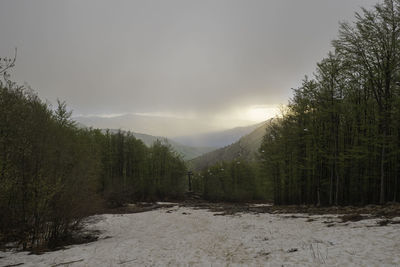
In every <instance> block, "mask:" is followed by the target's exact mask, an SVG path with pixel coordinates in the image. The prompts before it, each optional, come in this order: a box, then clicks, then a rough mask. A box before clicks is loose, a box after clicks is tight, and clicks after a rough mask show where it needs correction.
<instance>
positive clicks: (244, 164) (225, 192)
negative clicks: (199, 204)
mask: <svg viewBox="0 0 400 267" xmlns="http://www.w3.org/2000/svg"><path fill="white" fill-rule="evenodd" d="M192 187H193V191H195V192H197V193H200V194H201V195H202V196H203V198H204V199H207V200H210V201H232V202H245V201H254V200H270V198H271V190H270V189H271V185H270V184H269V183H268V180H267V179H265V173H264V172H263V171H262V168H261V166H260V165H259V163H258V162H256V161H252V162H248V161H246V160H243V159H240V158H238V159H236V160H233V161H231V162H221V163H217V164H215V165H213V166H210V167H208V168H205V169H204V170H203V171H201V172H199V173H196V174H195V175H194V176H193V181H192Z"/></svg>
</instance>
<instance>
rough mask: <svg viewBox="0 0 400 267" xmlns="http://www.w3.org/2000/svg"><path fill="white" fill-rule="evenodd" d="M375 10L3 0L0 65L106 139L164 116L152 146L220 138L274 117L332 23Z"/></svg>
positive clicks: (326, 45)
mask: <svg viewBox="0 0 400 267" xmlns="http://www.w3.org/2000/svg"><path fill="white" fill-rule="evenodd" d="M376 2H377V1H370V0H368V1H366V0H352V1H349V0H339V1H329V0H323V1H321V0H306V1H301V2H300V1H289V0H286V1H282V0H279V1H278V0H274V1H258V0H255V1H238V0H236V1H183V0H173V1H57V2H55V1H14V0H12V1H11V0H6V1H2V2H1V3H0V32H1V34H2V45H1V46H0V56H2V57H4V56H12V55H13V52H14V47H17V48H18V58H17V63H16V67H15V68H14V70H13V71H12V79H13V80H15V81H17V82H19V83H21V84H22V83H24V82H26V83H27V84H29V85H30V86H31V87H32V88H33V89H34V90H35V91H37V92H38V94H39V96H40V97H41V98H43V99H47V100H49V101H50V102H51V103H56V99H57V98H59V99H61V100H65V101H66V102H67V104H68V106H69V108H70V109H72V110H73V111H74V116H75V117H80V118H93V117H94V118H97V119H104V121H108V122H110V127H109V128H112V127H111V124H112V123H111V121H112V119H113V118H118V117H119V116H120V115H126V114H135V115H137V116H141V117H145V118H146V119H148V120H149V121H150V120H154V118H160V117H161V118H163V119H164V120H165V123H163V124H162V125H157V123H153V124H154V125H153V126H152V128H151V127H148V128H149V129H148V130H147V132H146V133H148V134H153V135H160V136H172V135H175V136H180V135H188V134H195V133H199V132H207V131H217V130H223V129H228V128H233V127H237V126H244V125H250V124H254V123H257V122H261V121H264V120H266V119H268V118H270V117H272V116H274V115H275V114H277V112H278V110H279V106H280V105H285V104H287V102H288V100H289V98H290V96H291V94H292V91H291V88H295V87H298V86H299V85H300V83H301V80H302V78H303V77H304V75H306V74H307V75H312V72H313V71H314V68H315V64H316V62H318V61H319V60H321V59H322V58H323V57H324V56H326V54H327V52H328V51H329V50H331V45H330V41H331V40H332V39H334V38H335V37H336V36H337V32H338V22H339V21H352V20H353V17H354V12H356V11H360V7H361V6H363V7H366V8H369V7H370V6H371V5H372V4H374V3H376ZM113 123H116V122H115V121H114V122H113ZM122 126H123V127H121V128H129V129H130V130H133V131H135V130H136V131H137V130H138V129H137V128H135V127H136V126H135V125H133V124H132V122H127V123H126V124H124V125H122ZM141 131H142V130H139V132H141Z"/></svg>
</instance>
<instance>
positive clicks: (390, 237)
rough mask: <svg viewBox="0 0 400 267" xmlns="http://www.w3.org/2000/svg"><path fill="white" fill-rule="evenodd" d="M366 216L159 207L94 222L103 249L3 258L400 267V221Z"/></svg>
mask: <svg viewBox="0 0 400 267" xmlns="http://www.w3.org/2000/svg"><path fill="white" fill-rule="evenodd" d="M248 207H250V210H251V208H260V209H262V208H266V207H262V206H256V205H249V206H248ZM361 216H362V217H363V218H364V219H363V220H360V221H351V220H350V221H347V220H344V219H343V218H342V217H340V215H335V214H324V215H315V214H305V213H301V214H287V213H285V214H283V213H278V214H271V213H259V212H244V211H240V210H239V211H238V212H231V213H228V214H227V213H226V212H220V211H215V209H211V210H210V209H204V208H199V207H196V206H187V205H186V206H182V205H176V206H175V205H172V204H169V205H161V207H160V208H158V209H155V210H150V211H146V212H140V213H132V214H103V215H96V216H92V217H89V218H87V220H86V221H85V229H86V230H99V231H100V232H101V234H100V236H99V239H98V240H97V241H95V242H92V243H87V244H81V245H74V246H70V247H67V248H65V249H63V250H58V251H53V252H47V253H44V254H42V255H29V254H28V252H13V251H6V252H0V266H7V265H8V266H12V265H14V266H16V265H17V264H20V263H21V265H22V263H23V266H227V265H230V266H232V265H234V266H236V265H245V266H249V265H250V266H282V265H284V266H299V265H301V266H320V265H327V266H332V265H333V266H349V265H350V266H351V265H353V266H399V265H400V224H398V222H399V221H400V217H393V218H391V219H390V220H386V219H380V218H373V217H368V215H367V214H365V215H361ZM350 218H352V217H351V216H350ZM355 219H357V218H355ZM358 219H359V218H358ZM382 222H383V223H382ZM382 225H383V226H382Z"/></svg>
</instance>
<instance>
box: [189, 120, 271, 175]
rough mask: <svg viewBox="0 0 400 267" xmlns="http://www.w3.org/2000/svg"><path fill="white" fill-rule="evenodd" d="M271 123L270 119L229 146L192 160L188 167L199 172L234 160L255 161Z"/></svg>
mask: <svg viewBox="0 0 400 267" xmlns="http://www.w3.org/2000/svg"><path fill="white" fill-rule="evenodd" d="M271 121H272V119H271V120H268V121H266V122H263V123H261V125H259V126H258V128H256V129H255V130H254V131H252V132H251V133H249V134H247V135H245V136H243V137H242V138H240V139H239V141H237V142H235V143H233V144H231V145H229V146H226V147H223V148H219V149H217V150H214V151H211V152H209V153H206V154H203V155H201V156H199V157H197V158H194V159H193V160H191V161H190V166H191V167H192V168H193V169H194V170H201V169H203V168H206V167H208V166H211V165H214V164H215V163H217V162H222V161H232V160H234V159H244V160H248V161H252V160H255V159H256V157H257V154H258V149H259V147H260V145H261V142H262V139H263V136H264V135H265V132H266V129H267V126H268V125H269V123H270V122H271Z"/></svg>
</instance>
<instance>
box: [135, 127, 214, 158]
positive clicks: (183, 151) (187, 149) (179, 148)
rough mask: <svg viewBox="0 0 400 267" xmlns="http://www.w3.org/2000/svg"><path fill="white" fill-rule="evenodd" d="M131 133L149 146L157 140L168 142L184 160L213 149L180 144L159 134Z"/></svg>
mask: <svg viewBox="0 0 400 267" xmlns="http://www.w3.org/2000/svg"><path fill="white" fill-rule="evenodd" d="M131 134H132V135H133V136H135V137H136V138H137V139H139V140H142V142H143V143H145V145H147V146H151V145H152V144H153V143H154V142H155V141H157V140H160V141H161V142H162V143H164V144H170V145H171V147H172V149H174V150H175V151H176V152H177V153H179V154H180V155H181V156H182V158H183V159H184V160H191V159H193V158H196V157H198V156H201V155H203V154H205V153H207V152H210V151H213V150H215V147H193V146H186V145H182V144H180V143H178V142H175V141H173V140H171V139H168V138H165V137H160V136H152V135H148V134H141V133H135V132H131Z"/></svg>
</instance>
